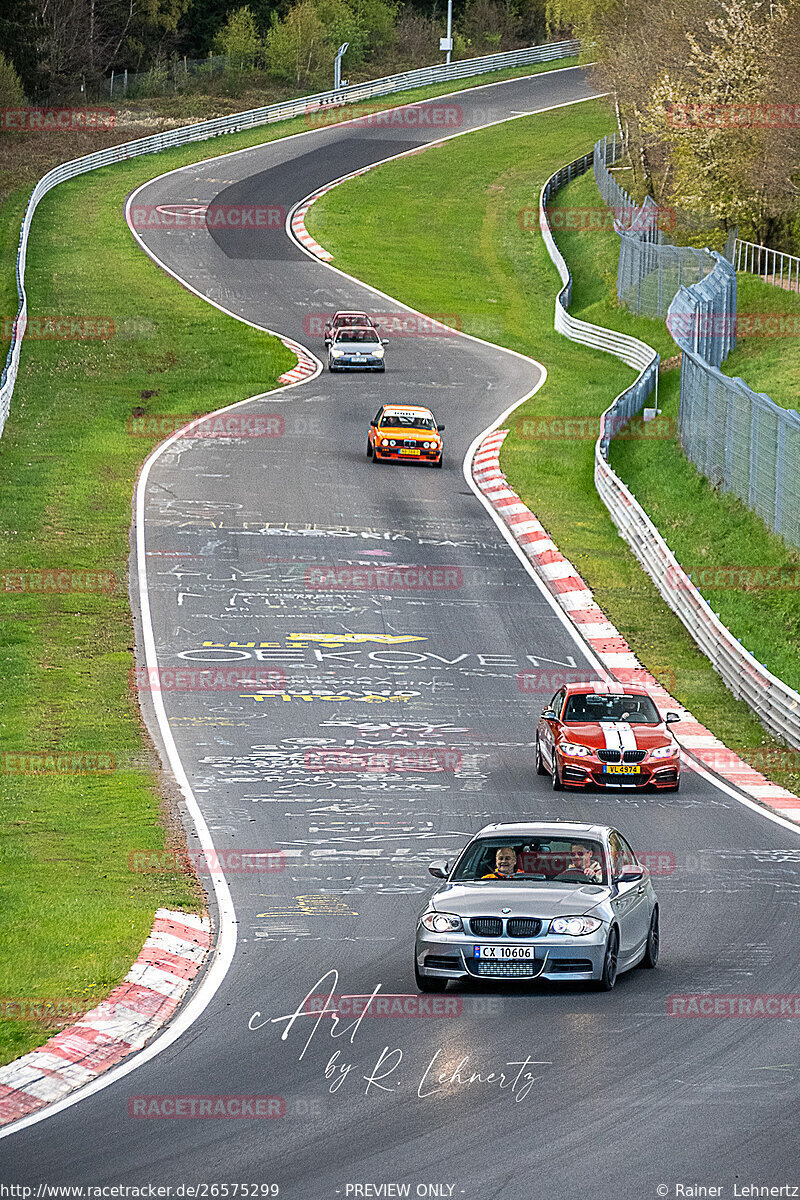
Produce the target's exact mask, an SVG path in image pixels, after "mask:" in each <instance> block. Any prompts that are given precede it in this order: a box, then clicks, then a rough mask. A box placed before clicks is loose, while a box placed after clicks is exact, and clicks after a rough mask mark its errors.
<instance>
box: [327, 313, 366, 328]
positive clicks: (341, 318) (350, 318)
mask: <svg viewBox="0 0 800 1200" xmlns="http://www.w3.org/2000/svg"><path fill="white" fill-rule="evenodd" d="M333 322H334V324H335V325H337V326H344V325H346V326H348V328H349V327H351V326H353V325H371V324H372V321H371V320H370V318H369V317H368V316H367V314H366V313H338V314H337V315H336V316H335V317H334V318H333Z"/></svg>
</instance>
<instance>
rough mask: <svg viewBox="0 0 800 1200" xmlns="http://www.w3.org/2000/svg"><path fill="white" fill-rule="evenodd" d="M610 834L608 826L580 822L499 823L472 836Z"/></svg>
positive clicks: (599, 835) (487, 826)
mask: <svg viewBox="0 0 800 1200" xmlns="http://www.w3.org/2000/svg"><path fill="white" fill-rule="evenodd" d="M610 832H611V826H610V825H588V824H586V823H585V822H581V821H499V822H497V824H495V825H484V827H483V829H479V830H478V832H477V833H476V834H475V835H474V836H475V837H480V836H481V835H482V834H485V833H486V834H488V833H492V834H496V833H507V834H508V835H509V836H513V837H557V836H558V835H559V834H594V836H595V837H603V835H604V834H608V833H610Z"/></svg>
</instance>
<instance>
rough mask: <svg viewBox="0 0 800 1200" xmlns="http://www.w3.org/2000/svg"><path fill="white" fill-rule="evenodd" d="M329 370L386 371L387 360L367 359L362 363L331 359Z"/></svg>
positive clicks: (347, 359) (344, 359)
mask: <svg viewBox="0 0 800 1200" xmlns="http://www.w3.org/2000/svg"><path fill="white" fill-rule="evenodd" d="M328 368H329V370H331V371H383V370H385V360H384V359H383V358H371V357H370V358H366V359H364V360H363V361H362V362H353V360H352V359H351V358H348V357H347V356H345V357H344V358H329V359H328Z"/></svg>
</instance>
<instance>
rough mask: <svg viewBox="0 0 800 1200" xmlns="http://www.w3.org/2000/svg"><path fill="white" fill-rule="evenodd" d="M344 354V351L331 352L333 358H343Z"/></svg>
mask: <svg viewBox="0 0 800 1200" xmlns="http://www.w3.org/2000/svg"><path fill="white" fill-rule="evenodd" d="M343 354H344V350H333V349H332V350H331V358H341V357H342V355H343Z"/></svg>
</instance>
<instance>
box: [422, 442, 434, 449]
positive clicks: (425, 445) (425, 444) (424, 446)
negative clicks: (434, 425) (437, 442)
mask: <svg viewBox="0 0 800 1200" xmlns="http://www.w3.org/2000/svg"><path fill="white" fill-rule="evenodd" d="M432 446H433V442H423V443H422V449H423V450H430V449H431V448H432Z"/></svg>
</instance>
